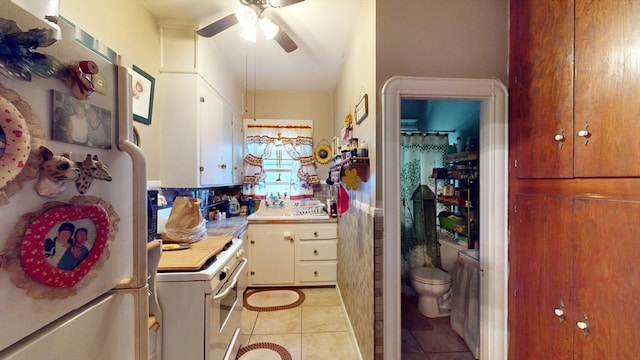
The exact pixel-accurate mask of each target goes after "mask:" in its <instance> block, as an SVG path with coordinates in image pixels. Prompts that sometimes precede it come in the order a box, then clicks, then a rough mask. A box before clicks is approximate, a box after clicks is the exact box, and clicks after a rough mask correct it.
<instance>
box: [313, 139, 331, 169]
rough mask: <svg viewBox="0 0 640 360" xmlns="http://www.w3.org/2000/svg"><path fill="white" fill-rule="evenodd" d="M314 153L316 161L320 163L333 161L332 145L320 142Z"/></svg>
mask: <svg viewBox="0 0 640 360" xmlns="http://www.w3.org/2000/svg"><path fill="white" fill-rule="evenodd" d="M313 153H314V155H315V159H316V161H317V162H318V163H320V164H327V163H329V161H331V146H330V145H329V144H323V143H320V144H318V146H316V149H315V151H314V152H313Z"/></svg>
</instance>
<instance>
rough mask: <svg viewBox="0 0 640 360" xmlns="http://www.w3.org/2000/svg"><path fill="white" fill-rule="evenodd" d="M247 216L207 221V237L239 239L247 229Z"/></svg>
mask: <svg viewBox="0 0 640 360" xmlns="http://www.w3.org/2000/svg"><path fill="white" fill-rule="evenodd" d="M247 222H248V221H247V217H246V216H233V217H229V218H226V219H223V220H210V221H207V235H209V236H231V237H234V238H235V237H239V236H240V235H242V233H243V232H244V231H245V230H246V229H247Z"/></svg>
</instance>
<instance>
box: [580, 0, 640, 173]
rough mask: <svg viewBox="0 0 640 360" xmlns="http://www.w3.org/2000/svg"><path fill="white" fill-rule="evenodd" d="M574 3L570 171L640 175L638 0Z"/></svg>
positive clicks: (584, 0)
mask: <svg viewBox="0 0 640 360" xmlns="http://www.w3.org/2000/svg"><path fill="white" fill-rule="evenodd" d="M575 6H576V19H575V27H576V34H575V129H574V133H575V134H577V132H578V131H579V130H585V129H588V133H589V135H587V137H582V138H580V137H577V136H576V137H575V140H574V142H575V145H574V148H575V149H574V157H575V164H574V174H575V177H632V176H640V156H637V153H638V151H640V136H639V135H638V133H639V131H640V125H639V124H640V122H639V120H638V114H640V51H639V49H640V1H596V0H576V1H575ZM575 134H574V135H575Z"/></svg>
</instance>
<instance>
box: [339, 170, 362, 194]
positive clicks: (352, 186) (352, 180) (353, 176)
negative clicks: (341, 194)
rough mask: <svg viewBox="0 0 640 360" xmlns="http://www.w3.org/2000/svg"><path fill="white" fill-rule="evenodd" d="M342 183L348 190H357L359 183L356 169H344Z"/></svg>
mask: <svg viewBox="0 0 640 360" xmlns="http://www.w3.org/2000/svg"><path fill="white" fill-rule="evenodd" d="M342 182H343V183H344V184H345V185H346V186H347V189H348V190H358V183H359V182H360V177H359V176H358V171H357V170H356V169H345V170H344V176H343V177H342Z"/></svg>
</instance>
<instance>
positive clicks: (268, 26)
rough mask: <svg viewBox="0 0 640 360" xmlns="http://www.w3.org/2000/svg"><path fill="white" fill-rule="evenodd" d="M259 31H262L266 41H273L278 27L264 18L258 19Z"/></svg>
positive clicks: (278, 29)
mask: <svg viewBox="0 0 640 360" xmlns="http://www.w3.org/2000/svg"><path fill="white" fill-rule="evenodd" d="M260 29H262V32H263V33H264V37H265V38H267V40H271V39H273V38H274V37H275V36H276V34H277V33H278V31H280V27H278V25H276V24H275V23H274V22H273V21H271V19H268V18H266V17H263V18H262V19H260Z"/></svg>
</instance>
